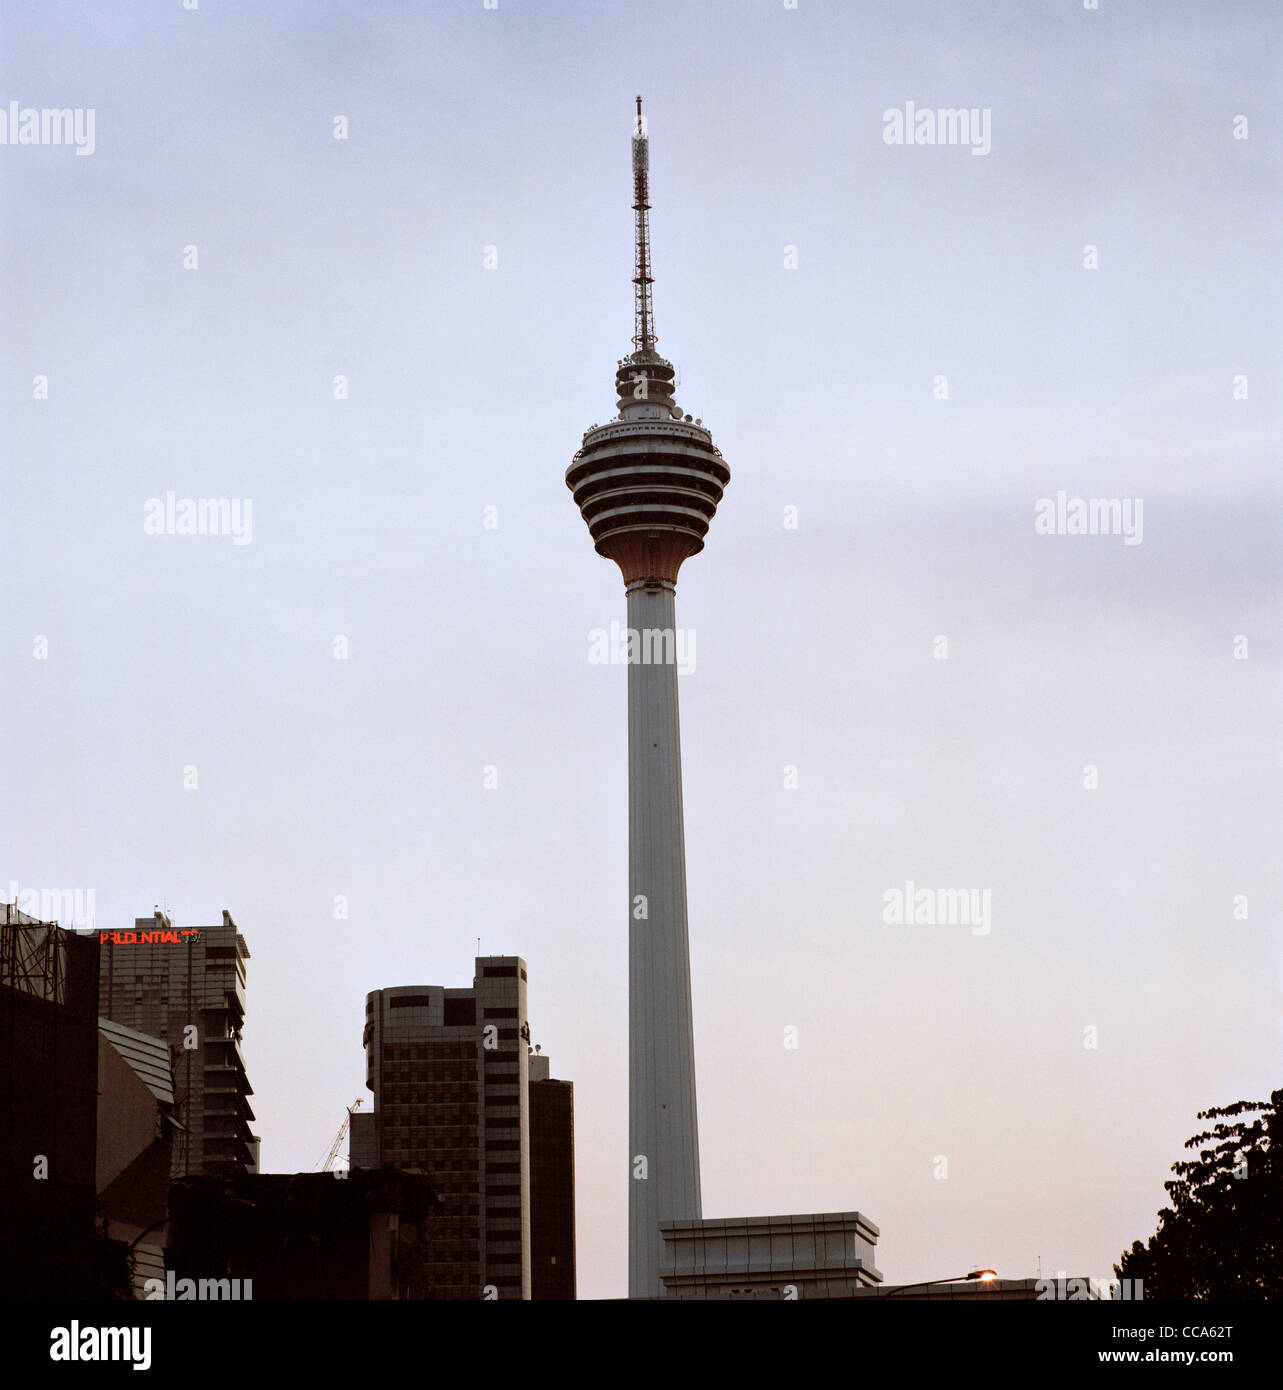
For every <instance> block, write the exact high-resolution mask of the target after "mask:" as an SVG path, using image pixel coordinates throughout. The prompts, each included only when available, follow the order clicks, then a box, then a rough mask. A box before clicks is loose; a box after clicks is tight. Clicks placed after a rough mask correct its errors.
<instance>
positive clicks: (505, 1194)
mask: <svg viewBox="0 0 1283 1390" xmlns="http://www.w3.org/2000/svg"><path fill="white" fill-rule="evenodd" d="M475 971H476V973H475V976H474V979H473V984H472V987H471V988H470V989H452V988H445V987H442V986H438V985H407V986H402V987H400V988H395V989H381V990H375V991H373V992H372V993H371V994H370V995H369V996H367V999H366V1006H365V1009H366V1012H365V1032H364V1045H365V1057H366V1085H367V1087H368V1088H369V1089H370V1090H371V1091H372V1092H373V1093H374V1110H373V1113H363V1114H353V1116H352V1126H351V1162H352V1166H353V1168H380V1167H393V1168H401V1169H408V1170H410V1171H412V1172H420V1173H423V1174H426V1175H427V1176H428V1177H429V1178H430V1179H431V1180H432V1183H433V1186H434V1188H435V1190H436V1192H437V1194H438V1195H439V1197H440V1199H441V1203H442V1206H441V1210H440V1211H439V1212H438V1213H437V1214H436V1216H435V1217H434V1220H433V1223H432V1231H431V1240H430V1245H431V1248H430V1250H429V1251H428V1253H427V1258H426V1266H425V1268H426V1275H425V1277H426V1280H427V1284H428V1295H427V1296H428V1297H429V1298H438V1299H475V1298H491V1299H493V1298H531V1297H535V1296H550V1297H561V1296H564V1295H563V1294H561V1293H556V1294H548V1295H544V1294H542V1293H541V1292H540V1290H543V1289H546V1288H549V1287H555V1288H557V1289H564V1288H565V1287H567V1279H568V1280H569V1287H570V1288H571V1289H573V1287H574V1238H573V1226H571V1227H570V1235H569V1239H568V1241H567V1238H566V1236H565V1228H566V1222H565V1220H564V1218H563V1219H560V1220H559V1219H557V1218H555V1217H554V1218H549V1219H547V1220H545V1219H544V1218H543V1217H542V1216H540V1217H539V1219H538V1222H536V1219H535V1215H534V1212H533V1208H532V1185H531V1176H532V1167H531V1164H532V1157H531V1108H532V1100H531V1087H530V1072H531V1066H530V1062H531V1055H532V1054H531V1052H530V1026H529V1023H528V1022H527V1015H526V984H527V972H526V965H525V962H524V961H523V960H521V958H520V957H518V956H479V957H477V960H476V965H475ZM542 1072H543V1066H542V1063H540V1065H539V1066H538V1067H537V1068H536V1075H537V1076H540V1077H541V1082H540V1084H541V1085H542V1084H543V1083H544V1082H551V1078H548V1077H543V1076H542ZM565 1085H566V1083H559V1082H552V1083H551V1086H550V1087H549V1089H548V1090H547V1091H539V1092H538V1098H537V1099H536V1100H534V1101H533V1105H534V1106H535V1107H536V1114H538V1115H539V1116H540V1117H541V1118H540V1138H539V1146H538V1148H537V1150H536V1153H537V1156H538V1162H539V1167H538V1168H537V1169H536V1174H537V1183H536V1190H537V1191H539V1192H541V1193H543V1192H546V1193H548V1195H549V1201H550V1203H551V1204H553V1205H554V1206H557V1204H561V1206H560V1208H559V1209H561V1210H562V1211H563V1213H564V1204H565V1202H566V1194H567V1191H569V1193H570V1201H571V1210H570V1217H571V1219H572V1220H573V1190H574V1189H573V1170H572V1171H571V1172H570V1173H562V1174H560V1175H558V1174H557V1172H556V1169H557V1165H558V1164H559V1163H561V1164H565V1163H570V1164H573V1154H572V1153H571V1152H570V1149H571V1145H570V1144H568V1143H566V1142H565V1135H566V1134H567V1133H568V1132H570V1133H572V1132H573V1131H571V1130H570V1129H569V1127H570V1125H571V1123H572V1120H571V1114H570V1111H569V1105H570V1096H571V1095H572V1092H571V1091H570V1090H569V1089H566V1090H562V1091H559V1092H556V1093H554V1091H553V1089H552V1088H553V1087H557V1086H565ZM536 1229H538V1231H539V1232H540V1233H541V1239H543V1238H546V1239H548V1240H549V1241H550V1242H551V1244H550V1246H549V1248H548V1252H547V1255H544V1254H543V1252H542V1251H541V1249H540V1248H539V1247H537V1246H536V1245H535V1243H534V1241H535V1232H536ZM544 1232H555V1234H552V1235H549V1236H547V1237H544V1236H543V1234H542V1233H544ZM554 1247H555V1248H554ZM567 1252H568V1257H569V1271H568V1273H567V1272H566V1259H567ZM533 1269H539V1270H540V1271H544V1270H552V1269H557V1271H558V1273H557V1276H556V1278H555V1279H553V1281H552V1282H551V1283H549V1282H547V1281H545V1280H544V1278H543V1275H542V1273H541V1277H540V1280H539V1281H538V1283H536V1281H535V1279H534V1277H533V1272H532V1271H533Z"/></svg>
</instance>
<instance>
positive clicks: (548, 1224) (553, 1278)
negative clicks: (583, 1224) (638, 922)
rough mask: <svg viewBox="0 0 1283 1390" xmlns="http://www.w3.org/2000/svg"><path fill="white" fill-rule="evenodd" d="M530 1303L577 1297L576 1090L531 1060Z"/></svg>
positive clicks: (539, 1059)
mask: <svg viewBox="0 0 1283 1390" xmlns="http://www.w3.org/2000/svg"><path fill="white" fill-rule="evenodd" d="M530 1297H531V1298H537V1299H573V1298H574V1297H575V1086H574V1082H572V1081H559V1080H557V1079H556V1078H554V1077H553V1076H552V1075H551V1074H550V1063H549V1061H548V1058H547V1057H544V1056H541V1055H539V1054H536V1055H535V1056H533V1057H531V1058H530Z"/></svg>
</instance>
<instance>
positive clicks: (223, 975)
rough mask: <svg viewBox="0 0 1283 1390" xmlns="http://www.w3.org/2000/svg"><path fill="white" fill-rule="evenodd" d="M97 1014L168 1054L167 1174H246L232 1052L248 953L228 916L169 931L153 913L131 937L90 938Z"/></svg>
mask: <svg viewBox="0 0 1283 1390" xmlns="http://www.w3.org/2000/svg"><path fill="white" fill-rule="evenodd" d="M95 935H97V936H98V937H99V938H100V941H101V946H100V955H99V962H100V963H99V988H98V1010H99V1013H100V1014H101V1016H102V1017H103V1018H109V1019H111V1020H112V1021H113V1022H115V1023H121V1024H124V1026H125V1027H126V1028H132V1029H134V1030H135V1031H137V1032H139V1033H145V1034H147V1035H148V1036H149V1037H153V1038H160V1039H161V1040H162V1041H163V1042H164V1043H165V1045H166V1046H167V1047H168V1049H169V1055H170V1059H171V1062H172V1066H173V1077H174V1095H175V1101H176V1109H177V1115H178V1119H179V1121H180V1124H181V1128H178V1129H177V1130H176V1132H175V1135H174V1154H173V1176H174V1177H175V1178H183V1177H188V1176H189V1175H193V1174H197V1173H209V1174H214V1175H220V1174H223V1175H225V1174H234V1173H245V1172H250V1173H252V1172H254V1171H255V1170H256V1169H257V1167H258V1139H257V1137H256V1136H255V1135H253V1134H251V1133H250V1128H249V1127H250V1123H251V1121H252V1120H253V1119H254V1112H253V1110H252V1109H250V1103H249V1097H250V1096H251V1095H253V1093H254V1092H253V1088H252V1087H251V1086H250V1084H249V1078H248V1077H247V1075H246V1073H245V1058H244V1056H243V1054H242V1053H241V1046H240V1043H241V1028H242V1027H243V1025H244V1022H245V962H246V961H247V960H248V959H249V947H248V946H247V945H246V944H245V938H244V937H243V936H242V935H241V934H240V932H239V931H238V930H237V927H236V923H235V922H233V921H232V916H231V913H229V912H227V911H226V910H225V909H224V912H223V920H222V921H221V922H220V923H218V924H217V925H215V926H211V927H197V928H190V929H186V930H180V931H176V930H175V929H174V927H173V924H172V923H171V922H170V920H169V918H168V917H166V916H165V914H164V913H163V912H161V911H160V909H159V908H157V909H156V913H155V916H154V917H139V918H136V919H135V921H134V930H133V931H126V932H114V931H113V932H105V931H104V932H97V933H95Z"/></svg>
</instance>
